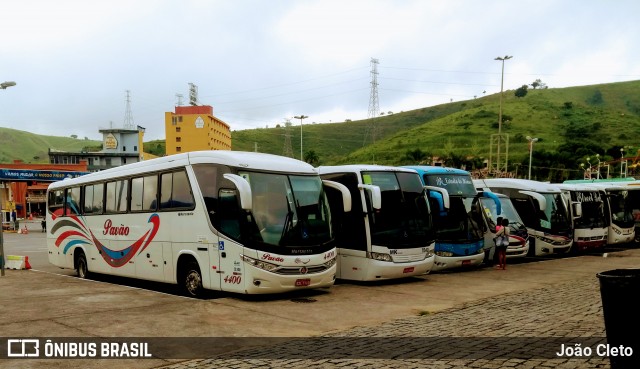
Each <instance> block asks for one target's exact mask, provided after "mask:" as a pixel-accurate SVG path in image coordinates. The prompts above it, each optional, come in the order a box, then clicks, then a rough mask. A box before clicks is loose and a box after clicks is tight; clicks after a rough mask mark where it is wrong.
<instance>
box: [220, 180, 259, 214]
mask: <svg viewBox="0 0 640 369" xmlns="http://www.w3.org/2000/svg"><path fill="white" fill-rule="evenodd" d="M224 178H225V179H228V180H230V181H231V182H233V184H234V185H235V186H236V188H237V189H238V194H239V195H240V207H241V208H242V209H243V210H247V211H249V210H251V209H252V208H253V202H252V198H251V185H250V184H249V182H247V180H246V179H244V178H242V177H240V176H239V175H236V174H231V173H225V174H224Z"/></svg>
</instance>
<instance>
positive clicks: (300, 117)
mask: <svg viewBox="0 0 640 369" xmlns="http://www.w3.org/2000/svg"><path fill="white" fill-rule="evenodd" d="M294 118H296V119H300V160H303V159H302V120H303V119H305V118H309V116H308V115H296V116H295V117H294ZM303 161H304V160H303Z"/></svg>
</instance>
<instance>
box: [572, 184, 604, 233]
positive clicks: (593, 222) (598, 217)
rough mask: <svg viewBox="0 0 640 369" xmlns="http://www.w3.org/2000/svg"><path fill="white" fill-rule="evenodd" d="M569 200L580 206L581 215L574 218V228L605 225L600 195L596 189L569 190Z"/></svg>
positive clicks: (602, 226)
mask: <svg viewBox="0 0 640 369" xmlns="http://www.w3.org/2000/svg"><path fill="white" fill-rule="evenodd" d="M571 201H575V202H579V203H580V204H581V206H582V216H580V217H579V218H577V219H576V220H575V227H576V228H581V229H584V228H604V227H606V226H607V221H606V218H605V216H606V217H608V214H607V215H605V209H604V202H603V201H602V195H601V194H600V192H598V191H571Z"/></svg>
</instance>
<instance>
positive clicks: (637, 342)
mask: <svg viewBox="0 0 640 369" xmlns="http://www.w3.org/2000/svg"><path fill="white" fill-rule="evenodd" d="M597 276H598V279H599V280H600V296H601V298H602V312H603V315H604V326H605V329H606V331H607V343H608V345H609V347H611V348H616V349H618V348H620V347H621V346H623V347H625V348H631V350H632V351H633V354H632V355H631V356H628V355H624V352H623V355H624V356H621V355H619V356H611V355H610V356H609V361H610V362H611V368H612V369H620V368H640V303H638V297H640V269H614V270H609V271H606V272H602V273H598V274H597ZM625 351H626V353H629V352H630V350H629V349H627V350H625Z"/></svg>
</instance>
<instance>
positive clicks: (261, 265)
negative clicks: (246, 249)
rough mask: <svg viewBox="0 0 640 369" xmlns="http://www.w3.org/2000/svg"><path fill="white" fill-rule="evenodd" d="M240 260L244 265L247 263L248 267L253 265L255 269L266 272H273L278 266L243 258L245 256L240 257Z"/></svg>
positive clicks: (246, 257)
mask: <svg viewBox="0 0 640 369" xmlns="http://www.w3.org/2000/svg"><path fill="white" fill-rule="evenodd" d="M240 258H241V259H242V261H244V262H245V263H247V264H249V265H253V266H254V267H256V268H260V269H262V270H266V271H267V272H272V271H274V270H276V269H277V268H278V266H277V265H275V264H271V263H267V262H265V261H260V260H256V259H253V258H250V257H248V256H245V255H240Z"/></svg>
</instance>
